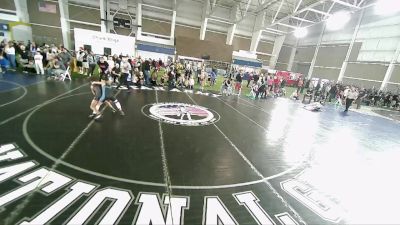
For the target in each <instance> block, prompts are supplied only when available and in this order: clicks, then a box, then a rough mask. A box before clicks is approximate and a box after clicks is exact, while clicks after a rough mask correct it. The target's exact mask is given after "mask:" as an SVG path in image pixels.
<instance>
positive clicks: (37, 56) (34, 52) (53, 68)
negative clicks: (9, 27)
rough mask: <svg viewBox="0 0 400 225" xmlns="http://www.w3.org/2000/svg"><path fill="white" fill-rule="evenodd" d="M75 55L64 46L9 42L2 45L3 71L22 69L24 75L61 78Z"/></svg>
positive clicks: (0, 50) (1, 62)
mask: <svg viewBox="0 0 400 225" xmlns="http://www.w3.org/2000/svg"><path fill="white" fill-rule="evenodd" d="M72 57H73V53H71V52H70V51H68V50H67V49H66V48H64V47H63V46H55V45H53V44H51V45H48V44H46V43H43V44H42V45H40V46H39V45H37V44H36V43H35V42H30V41H28V43H26V44H25V43H23V42H16V41H7V40H6V39H4V40H3V41H2V42H1V43H0V66H1V70H2V71H4V70H8V69H9V70H16V69H17V68H20V69H22V71H23V72H24V73H36V74H38V75H39V74H40V75H47V76H59V75H60V74H62V73H64V72H65V71H66V70H67V68H68V66H69V65H70V63H71V60H72Z"/></svg>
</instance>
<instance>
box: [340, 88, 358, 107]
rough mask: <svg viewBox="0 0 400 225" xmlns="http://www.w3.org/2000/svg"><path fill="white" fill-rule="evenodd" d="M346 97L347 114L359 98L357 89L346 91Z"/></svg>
mask: <svg viewBox="0 0 400 225" xmlns="http://www.w3.org/2000/svg"><path fill="white" fill-rule="evenodd" d="M343 95H344V97H345V98H346V109H345V110H344V111H345V112H347V111H349V108H350V106H351V104H352V103H353V101H354V100H355V99H357V97H358V92H357V90H356V88H355V87H351V88H347V89H346V90H345V91H344V94H343Z"/></svg>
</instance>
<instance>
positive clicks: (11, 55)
mask: <svg viewBox="0 0 400 225" xmlns="http://www.w3.org/2000/svg"><path fill="white" fill-rule="evenodd" d="M4 50H5V53H6V55H7V59H8V61H9V62H10V66H11V68H12V69H15V68H16V67H17V65H16V61H15V48H14V45H13V43H12V42H9V43H8V44H7V45H6V46H5V48H4Z"/></svg>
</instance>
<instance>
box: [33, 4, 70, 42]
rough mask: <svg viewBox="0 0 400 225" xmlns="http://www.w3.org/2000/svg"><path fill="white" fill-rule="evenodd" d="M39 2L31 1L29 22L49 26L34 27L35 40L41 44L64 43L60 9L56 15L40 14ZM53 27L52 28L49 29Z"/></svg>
mask: <svg viewBox="0 0 400 225" xmlns="http://www.w3.org/2000/svg"><path fill="white" fill-rule="evenodd" d="M38 3H39V0H29V1H27V4H28V13H29V20H30V22H31V23H34V24H43V25H47V26H39V25H32V35H33V40H35V41H36V42H38V43H39V44H41V43H44V42H45V43H51V44H53V43H54V44H61V43H63V40H62V34H61V22H60V9H59V8H58V4H57V3H51V4H55V5H56V7H57V12H56V13H47V12H40V11H39V7H38ZM49 26H51V27H49Z"/></svg>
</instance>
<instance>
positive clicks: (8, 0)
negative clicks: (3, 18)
mask: <svg viewBox="0 0 400 225" xmlns="http://www.w3.org/2000/svg"><path fill="white" fill-rule="evenodd" d="M1 8H3V9H8V10H15V5H14V0H1Z"/></svg>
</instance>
